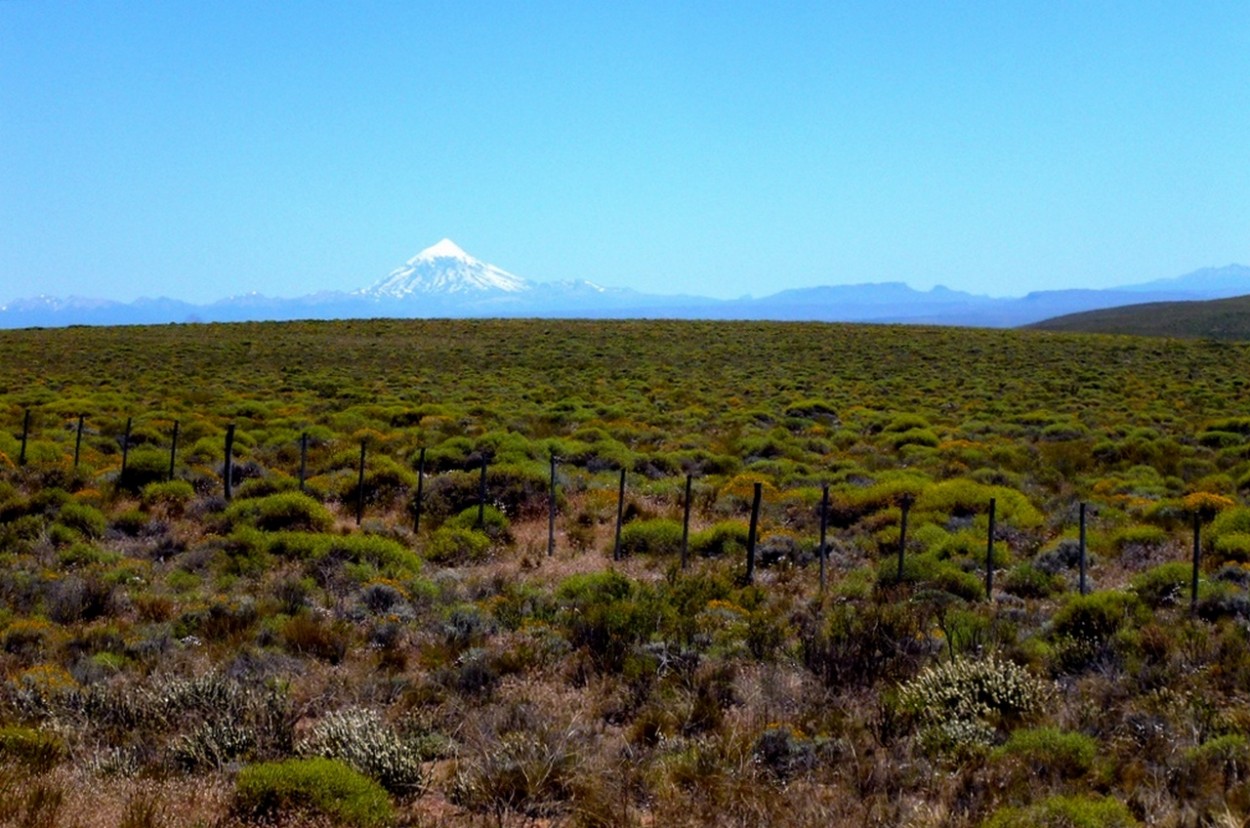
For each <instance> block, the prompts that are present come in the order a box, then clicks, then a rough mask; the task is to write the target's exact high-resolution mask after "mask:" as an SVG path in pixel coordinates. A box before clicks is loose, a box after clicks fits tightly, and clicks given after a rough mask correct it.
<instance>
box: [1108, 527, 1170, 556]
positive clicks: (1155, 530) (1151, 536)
mask: <svg viewBox="0 0 1250 828" xmlns="http://www.w3.org/2000/svg"><path fill="white" fill-rule="evenodd" d="M1167 540H1168V533H1167V532H1166V531H1164V530H1163V529H1161V528H1160V527H1158V526H1146V525H1142V526H1128V527H1126V528H1124V529H1121V530H1120V531H1119V532H1116V533H1115V534H1114V535H1113V536H1112V537H1111V545H1112V546H1113V547H1115V550H1116V551H1117V552H1124V551H1125V550H1126V549H1129V548H1131V547H1145V548H1147V549H1158V548H1159V547H1160V546H1163V544H1165V543H1167Z"/></svg>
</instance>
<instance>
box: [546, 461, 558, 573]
mask: <svg viewBox="0 0 1250 828" xmlns="http://www.w3.org/2000/svg"><path fill="white" fill-rule="evenodd" d="M554 554H556V455H555V452H552V454H551V494H550V495H549V496H548V498H547V557H548V558H550V557H551V556H552V555H554Z"/></svg>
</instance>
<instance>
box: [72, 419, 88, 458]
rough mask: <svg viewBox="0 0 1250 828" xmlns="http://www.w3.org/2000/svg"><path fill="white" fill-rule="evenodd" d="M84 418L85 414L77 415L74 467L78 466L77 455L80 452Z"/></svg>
mask: <svg viewBox="0 0 1250 828" xmlns="http://www.w3.org/2000/svg"><path fill="white" fill-rule="evenodd" d="M86 419H87V415H86V414H79V415H78V433H77V436H75V437H74V468H78V457H79V455H81V454H82V426H83V423H84V422H85V421H86Z"/></svg>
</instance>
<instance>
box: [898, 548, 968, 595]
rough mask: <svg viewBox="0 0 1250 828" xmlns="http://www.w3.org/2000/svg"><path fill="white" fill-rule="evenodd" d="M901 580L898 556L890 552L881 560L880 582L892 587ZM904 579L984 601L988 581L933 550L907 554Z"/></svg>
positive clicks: (926, 586) (903, 580) (922, 586)
mask: <svg viewBox="0 0 1250 828" xmlns="http://www.w3.org/2000/svg"><path fill="white" fill-rule="evenodd" d="M897 583H899V578H898V558H897V557H895V556H893V555H886V556H884V557H883V558H882V559H881V561H880V562H879V563H878V564H877V584H878V586H880V587H888V586H891V585H894V584H897ZM902 583H907V584H914V585H916V586H917V587H921V588H925V589H933V590H938V591H940V592H947V593H950V594H951V595H955V596H958V597H960V598H963V599H965V600H968V601H980V600H982V599H983V598H984V597H985V582H984V580H983V579H982V577H981V576H979V575H977V574H974V573H972V572H965V571H963V570H962V569H960V568H959V567H958V566H956V565H955V564H953V563H951V562H949V561H943V560H939V559H938V558H937V557H936V556H934V555H932V554H922V555H915V554H910V555H905V556H903V579H902Z"/></svg>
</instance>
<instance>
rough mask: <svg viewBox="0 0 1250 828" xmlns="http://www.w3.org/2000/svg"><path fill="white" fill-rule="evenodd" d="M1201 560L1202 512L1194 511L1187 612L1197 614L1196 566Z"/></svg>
mask: <svg viewBox="0 0 1250 828" xmlns="http://www.w3.org/2000/svg"><path fill="white" fill-rule="evenodd" d="M1201 559H1202V511H1201V510H1200V509H1194V571H1193V575H1192V577H1191V578H1190V583H1189V611H1190V612H1191V613H1194V614H1195V615H1196V614H1197V612H1198V564H1199V563H1200V562H1201Z"/></svg>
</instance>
